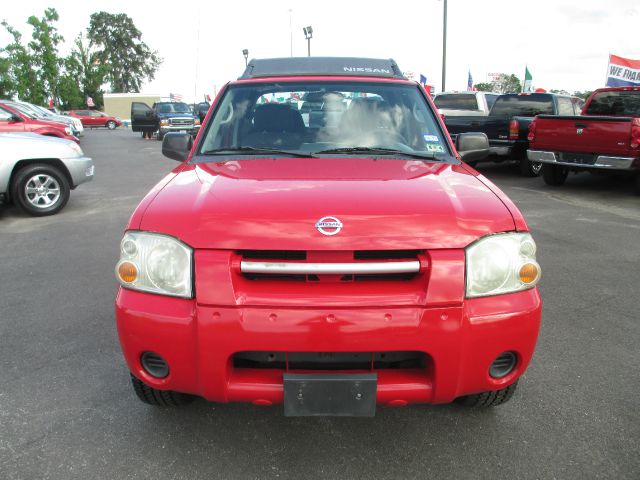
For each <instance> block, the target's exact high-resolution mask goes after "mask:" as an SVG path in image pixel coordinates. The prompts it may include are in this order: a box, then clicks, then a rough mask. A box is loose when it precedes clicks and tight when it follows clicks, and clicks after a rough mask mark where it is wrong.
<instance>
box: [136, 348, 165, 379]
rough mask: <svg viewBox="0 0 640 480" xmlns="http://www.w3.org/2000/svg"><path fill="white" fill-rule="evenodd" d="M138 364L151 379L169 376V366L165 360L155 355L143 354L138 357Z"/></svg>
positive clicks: (151, 353)
mask: <svg viewBox="0 0 640 480" xmlns="http://www.w3.org/2000/svg"><path fill="white" fill-rule="evenodd" d="M140 363H141V364H142V368H144V370H145V372H147V373H148V374H149V375H151V376H152V377H156V378H165V377H166V376H167V375H169V365H168V364H167V362H166V361H165V359H164V358H162V357H161V356H160V355H158V354H157V353H153V352H144V353H143V354H142V356H141V357H140Z"/></svg>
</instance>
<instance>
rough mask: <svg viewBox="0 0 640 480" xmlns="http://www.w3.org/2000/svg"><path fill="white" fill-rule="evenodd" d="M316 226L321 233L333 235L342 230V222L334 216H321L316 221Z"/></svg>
mask: <svg viewBox="0 0 640 480" xmlns="http://www.w3.org/2000/svg"><path fill="white" fill-rule="evenodd" d="M316 228H317V229H318V231H319V232H320V233H321V234H323V235H329V236H331V235H335V234H336V233H338V232H340V230H342V222H341V221H340V220H338V219H337V218H336V217H322V218H321V219H320V220H318V221H317V222H316Z"/></svg>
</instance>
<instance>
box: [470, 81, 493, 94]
mask: <svg viewBox="0 0 640 480" xmlns="http://www.w3.org/2000/svg"><path fill="white" fill-rule="evenodd" d="M474 87H475V88H476V90H478V91H479V92H493V83H488V82H480V83H476V84H475V85H474Z"/></svg>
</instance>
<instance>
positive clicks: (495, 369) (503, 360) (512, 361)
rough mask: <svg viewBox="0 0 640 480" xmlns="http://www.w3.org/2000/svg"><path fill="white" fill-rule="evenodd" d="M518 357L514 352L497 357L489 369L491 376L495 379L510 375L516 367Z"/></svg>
mask: <svg viewBox="0 0 640 480" xmlns="http://www.w3.org/2000/svg"><path fill="white" fill-rule="evenodd" d="M516 363H517V357H516V354H515V353H513V352H504V353H501V354H500V355H498V356H497V357H496V359H495V360H494V361H493V363H492V364H491V367H489V375H491V376H492V377H493V378H502V377H506V376H507V375H509V374H510V373H511V372H512V371H513V369H514V368H515V367H516Z"/></svg>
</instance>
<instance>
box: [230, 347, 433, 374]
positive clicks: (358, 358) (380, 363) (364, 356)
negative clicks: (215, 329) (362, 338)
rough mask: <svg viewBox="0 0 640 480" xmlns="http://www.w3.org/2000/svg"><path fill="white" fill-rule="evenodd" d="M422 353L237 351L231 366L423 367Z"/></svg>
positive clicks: (375, 368)
mask: <svg viewBox="0 0 640 480" xmlns="http://www.w3.org/2000/svg"><path fill="white" fill-rule="evenodd" d="M426 365H427V354H425V353H424V352H402V351H401V352H238V353H236V354H235V355H233V366H234V368H262V369H265V368H266V369H276V370H287V371H292V370H385V369H411V368H425V367H426Z"/></svg>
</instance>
